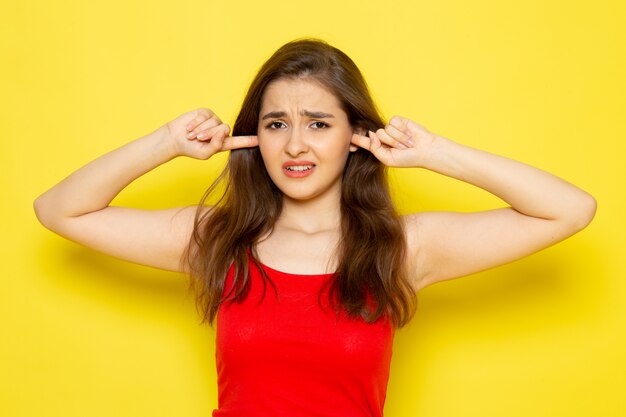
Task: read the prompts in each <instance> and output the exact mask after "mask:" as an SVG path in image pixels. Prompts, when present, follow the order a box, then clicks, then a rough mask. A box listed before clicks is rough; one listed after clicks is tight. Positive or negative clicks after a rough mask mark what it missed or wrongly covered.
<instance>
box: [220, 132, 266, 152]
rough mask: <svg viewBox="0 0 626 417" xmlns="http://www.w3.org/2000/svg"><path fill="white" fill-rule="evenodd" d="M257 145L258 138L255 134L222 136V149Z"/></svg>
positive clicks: (227, 149) (228, 149)
mask: <svg viewBox="0 0 626 417" xmlns="http://www.w3.org/2000/svg"><path fill="white" fill-rule="evenodd" d="M255 146H259V140H258V139H257V137H256V136H227V137H226V138H224V143H223V145H222V150H224V151H230V150H232V149H239V148H254V147H255Z"/></svg>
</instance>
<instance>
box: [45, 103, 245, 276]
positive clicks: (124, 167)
mask: <svg viewBox="0 0 626 417" xmlns="http://www.w3.org/2000/svg"><path fill="white" fill-rule="evenodd" d="M190 124H191V125H192V126H193V127H192V128H193V132H194V133H198V132H205V134H206V136H205V137H204V138H202V139H197V138H196V137H195V136H192V137H190V138H188V137H187V126H189V125H190ZM229 131H230V128H229V127H228V125H225V124H223V123H222V122H221V121H220V120H219V118H217V116H215V115H214V114H213V113H212V112H210V111H209V110H208V109H199V110H194V111H191V112H188V113H185V114H183V115H181V116H179V117H178V118H177V119H175V120H174V121H172V122H170V123H168V124H166V125H163V126H162V127H160V128H159V129H157V130H155V131H154V132H152V133H150V134H148V135H146V136H143V137H141V138H139V139H136V140H134V141H132V142H130V143H128V144H126V145H124V146H122V147H120V148H118V149H115V150H113V151H111V152H109V153H107V154H105V155H103V156H101V157H99V158H97V159H96V160H94V161H92V162H90V163H88V164H87V165H85V166H83V167H82V168H80V169H78V170H77V171H75V172H73V173H72V174H71V175H69V176H68V177H67V178H65V179H64V180H62V181H61V182H59V183H58V184H56V185H55V186H54V187H52V188H51V189H49V190H48V191H46V192H45V193H43V194H42V195H41V196H39V197H38V198H37V199H36V200H35V202H34V208H35V213H36V215H37V218H38V219H39V221H40V222H41V223H42V224H43V225H44V226H45V227H46V228H48V229H50V230H52V231H53V232H55V233H57V234H59V235H61V236H63V237H66V238H68V239H70V240H73V241H75V242H77V243H80V244H82V245H85V246H88V247H90V248H93V249H96V250H98V251H101V252H103V253H106V254H110V255H113V256H115V257H118V258H120V259H125V260H128V261H131V262H136V263H140V264H143V265H148V266H152V267H155V268H161V269H166V270H170V271H180V267H179V261H180V257H181V254H182V252H183V250H184V248H185V247H186V245H187V243H188V241H189V237H190V234H191V231H192V227H193V218H194V214H195V210H196V207H195V206H188V207H179V208H173V209H167V210H141V209H133V208H126V207H115V206H109V204H110V202H111V201H112V200H113V198H115V196H116V195H117V194H119V192H120V191H121V190H122V189H124V188H125V187H126V186H127V185H128V184H130V183H131V182H132V181H134V180H135V179H136V178H138V177H140V176H141V175H143V174H145V173H146V172H149V171H151V170H152V169H154V168H156V167H157V166H159V165H161V164H164V163H166V162H168V161H170V160H172V159H173V158H175V157H178V156H183V155H184V156H190V157H193V158H197V159H207V158H209V157H210V156H211V155H213V154H214V153H216V152H218V151H223V150H227V149H234V148H236V147H242V146H250V145H251V146H254V140H255V139H253V138H248V137H244V138H230V137H227V135H228V133H229Z"/></svg>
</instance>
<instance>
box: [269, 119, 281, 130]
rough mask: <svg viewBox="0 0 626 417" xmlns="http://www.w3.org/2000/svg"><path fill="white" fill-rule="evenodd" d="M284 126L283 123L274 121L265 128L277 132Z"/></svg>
mask: <svg viewBox="0 0 626 417" xmlns="http://www.w3.org/2000/svg"><path fill="white" fill-rule="evenodd" d="M282 126H284V123H283V122H279V121H274V122H270V123H268V124H267V125H266V126H265V127H266V128H268V129H273V130H276V129H280V128H281V127H282Z"/></svg>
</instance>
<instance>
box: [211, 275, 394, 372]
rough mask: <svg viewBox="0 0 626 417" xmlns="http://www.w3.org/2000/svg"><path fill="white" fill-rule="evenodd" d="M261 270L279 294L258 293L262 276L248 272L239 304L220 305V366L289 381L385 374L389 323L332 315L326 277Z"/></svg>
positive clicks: (389, 350)
mask: <svg viewBox="0 0 626 417" xmlns="http://www.w3.org/2000/svg"><path fill="white" fill-rule="evenodd" d="M266 272H268V274H269V275H270V279H272V282H274V284H275V285H276V290H277V293H278V296H277V295H276V294H275V292H274V290H273V289H272V287H271V286H270V285H269V284H268V286H267V289H266V290H265V294H264V295H263V284H262V282H261V277H260V276H257V275H256V274H253V277H252V279H253V280H252V282H251V283H252V286H251V289H250V293H249V294H248V297H246V299H245V300H244V302H242V303H233V304H226V305H222V306H221V307H220V311H219V314H218V317H217V340H216V341H217V347H218V357H219V363H220V364H221V365H225V364H230V371H233V372H237V371H238V372H241V373H242V375H243V374H245V373H248V372H250V369H256V370H257V372H259V373H260V374H263V373H265V372H274V371H276V370H277V369H280V370H281V371H282V373H283V375H285V373H289V372H295V373H294V375H293V377H294V378H296V377H297V376H298V375H299V376H300V377H301V376H302V372H303V370H304V369H307V370H308V371H307V372H306V373H305V374H307V375H320V376H324V377H328V376H330V375H335V374H337V373H339V374H341V375H344V376H345V375H347V374H350V375H353V376H354V375H360V376H362V377H369V378H371V376H372V375H378V374H380V373H381V372H382V374H383V375H386V372H387V371H388V367H389V360H390V358H391V347H392V340H393V330H392V327H391V325H390V323H389V322H388V321H386V320H379V322H376V323H373V324H370V323H366V322H364V321H363V320H359V319H354V318H350V317H347V316H346V315H345V314H344V313H340V314H336V313H335V312H334V311H333V310H332V308H331V306H330V304H329V303H328V301H327V299H326V297H325V293H324V292H323V289H322V287H323V284H324V282H325V280H327V279H329V277H328V276H322V275H309V276H300V275H295V274H286V273H280V272H278V271H272V270H269V269H266ZM226 284H227V285H228V280H227V283H226ZM320 294H321V295H322V297H319V298H318V295H320ZM339 374H338V375H335V376H336V377H340V375H339Z"/></svg>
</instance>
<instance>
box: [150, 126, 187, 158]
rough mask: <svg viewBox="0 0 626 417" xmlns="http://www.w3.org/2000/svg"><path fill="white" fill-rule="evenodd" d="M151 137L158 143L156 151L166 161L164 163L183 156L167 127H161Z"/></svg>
mask: <svg viewBox="0 0 626 417" xmlns="http://www.w3.org/2000/svg"><path fill="white" fill-rule="evenodd" d="M151 135H152V136H153V137H154V139H155V141H156V145H155V147H154V151H155V153H157V154H158V155H159V156H160V157H161V158H162V159H163V160H164V162H167V161H169V160H171V159H174V158H176V157H178V156H181V155H182V154H181V152H180V150H179V149H178V146H177V144H176V141H175V140H174V139H173V138H172V135H171V134H170V130H169V127H168V126H167V125H163V126H161V127H160V128H158V129H157V130H155V131H154V132H152V133H151Z"/></svg>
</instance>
